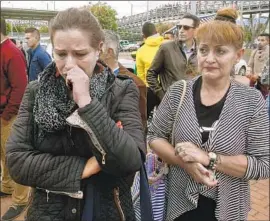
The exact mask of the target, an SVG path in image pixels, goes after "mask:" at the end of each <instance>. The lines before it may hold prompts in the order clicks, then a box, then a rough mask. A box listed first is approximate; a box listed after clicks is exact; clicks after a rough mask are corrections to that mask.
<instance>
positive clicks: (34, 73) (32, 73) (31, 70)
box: [28, 44, 52, 82]
mask: <svg viewBox="0 0 270 221" xmlns="http://www.w3.org/2000/svg"><path fill="white" fill-rule="evenodd" d="M51 61H52V59H51V56H50V55H49V54H48V52H46V51H45V50H44V48H43V47H42V46H41V45H40V44H39V45H38V46H37V47H36V48H35V49H34V50H30V58H29V67H28V75H29V82H30V81H34V80H37V79H38V74H39V73H41V72H42V71H43V70H44V69H45V67H46V66H47V65H48V64H50V63H51Z"/></svg>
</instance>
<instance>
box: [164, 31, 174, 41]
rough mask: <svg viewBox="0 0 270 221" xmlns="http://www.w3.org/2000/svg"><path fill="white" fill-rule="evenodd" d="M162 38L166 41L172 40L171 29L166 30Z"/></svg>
mask: <svg viewBox="0 0 270 221" xmlns="http://www.w3.org/2000/svg"><path fill="white" fill-rule="evenodd" d="M164 40H165V41H166V40H167V41H173V40H174V34H173V32H171V31H168V32H166V33H165V34H164Z"/></svg>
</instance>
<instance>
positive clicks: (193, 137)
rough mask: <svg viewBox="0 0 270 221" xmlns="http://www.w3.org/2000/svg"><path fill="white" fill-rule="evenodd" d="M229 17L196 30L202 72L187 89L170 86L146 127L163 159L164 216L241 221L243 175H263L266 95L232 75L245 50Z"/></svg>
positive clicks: (246, 199) (246, 201) (169, 220)
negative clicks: (166, 168) (166, 166)
mask: <svg viewBox="0 0 270 221" xmlns="http://www.w3.org/2000/svg"><path fill="white" fill-rule="evenodd" d="M228 17H230V21H228ZM235 19H236V17H235V16H234V15H230V16H227V19H224V20H222V19H218V20H214V21H210V22H208V23H205V24H202V25H201V26H200V27H199V28H198V30H197V34H196V39H197V42H198V55H197V56H198V68H199V72H200V74H201V75H200V76H198V77H196V78H194V79H193V80H191V81H189V82H187V85H186V87H185V86H184V84H183V83H182V82H176V83H175V84H174V85H172V86H171V87H170V89H169V91H168V92H167V93H166V95H165V97H164V99H163V100H162V102H161V104H160V106H159V107H158V110H157V111H156V114H155V115H154V117H153V122H152V124H151V126H150V128H149V132H148V143H149V145H150V147H151V149H152V150H153V151H154V152H155V153H156V154H157V155H158V156H159V157H160V158H161V159H163V160H164V161H165V162H167V163H168V164H169V173H168V182H167V196H166V197H167V202H166V217H164V220H166V221H173V220H174V221H193V220H194V221H195V220H196V221H197V220H202V221H214V220H247V217H248V212H249V210H250V190H249V181H250V180H258V179H267V178H269V118H268V114H267V107H266V103H265V100H264V99H263V97H262V95H261V94H260V92H259V91H257V90H255V89H254V88H250V87H248V86H245V85H242V84H240V83H238V82H237V81H235V80H234V79H232V78H231V72H232V69H233V68H234V65H235V64H236V63H237V62H238V61H239V60H240V58H241V57H242V55H243V49H242V46H243V40H244V34H243V31H242V29H241V28H240V27H239V26H237V25H236V24H235V23H236V22H235ZM184 91H186V92H185V94H184V99H183V102H182V105H181V106H180V109H178V107H179V103H180V100H181V96H182V93H184ZM177 109H178V111H177ZM176 113H178V114H177V118H176V119H175V116H176ZM174 121H175V127H174V131H175V133H174V134H173V135H172V134H171V131H172V125H173V123H174ZM171 137H174V138H175V139H174V143H176V145H175V146H172V145H171V144H170V142H169V140H170V138H171Z"/></svg>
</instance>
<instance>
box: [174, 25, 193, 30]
mask: <svg viewBox="0 0 270 221" xmlns="http://www.w3.org/2000/svg"><path fill="white" fill-rule="evenodd" d="M176 27H177V28H178V29H179V30H181V29H182V28H184V30H185V31H187V30H189V29H191V28H194V27H191V26H187V25H177V26H176Z"/></svg>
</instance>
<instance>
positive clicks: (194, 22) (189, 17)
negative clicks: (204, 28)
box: [181, 13, 200, 28]
mask: <svg viewBox="0 0 270 221" xmlns="http://www.w3.org/2000/svg"><path fill="white" fill-rule="evenodd" d="M184 18H188V19H191V20H192V21H193V26H194V28H197V27H199V25H200V19H199V18H198V17H197V16H196V15H193V14H190V13H186V14H184V15H183V16H182V17H181V19H184Z"/></svg>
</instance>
